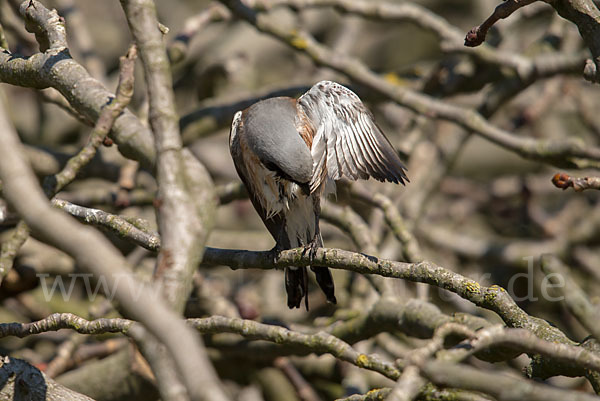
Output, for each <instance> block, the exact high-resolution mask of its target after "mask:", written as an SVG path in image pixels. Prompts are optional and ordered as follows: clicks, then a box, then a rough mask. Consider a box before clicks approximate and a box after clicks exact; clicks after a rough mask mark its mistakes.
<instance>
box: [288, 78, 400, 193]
mask: <svg viewBox="0 0 600 401" xmlns="http://www.w3.org/2000/svg"><path fill="white" fill-rule="evenodd" d="M298 105H299V107H300V109H301V110H302V111H303V112H304V113H305V114H306V115H307V116H308V118H309V120H310V121H311V122H312V123H313V124H314V126H315V132H317V135H315V138H314V139H313V145H312V148H311V154H312V157H313V160H314V163H313V175H312V179H311V182H310V188H311V191H314V190H316V189H317V188H318V187H319V186H320V185H321V184H322V183H323V181H324V180H325V179H326V178H327V177H328V178H330V179H332V180H339V179H340V178H342V176H345V177H347V178H349V179H351V180H356V179H358V178H363V179H366V178H368V177H373V178H375V179H376V180H379V181H390V182H395V183H401V184H404V182H405V181H408V178H407V177H406V174H405V170H406V167H404V165H403V164H402V161H401V160H400V158H399V157H398V155H397V153H396V151H395V150H394V148H393V147H392V145H391V144H390V142H389V141H388V139H387V138H386V137H385V135H384V134H383V132H382V131H381V129H379V127H378V126H377V124H375V121H374V119H373V115H372V114H371V113H370V112H369V110H367V108H366V107H365V105H364V104H363V103H362V102H361V101H360V99H359V98H358V96H356V94H355V93H354V92H352V91H351V90H350V89H348V88H346V87H344V86H342V85H340V84H337V83H335V82H331V81H322V82H319V83H317V84H316V85H315V86H313V87H312V88H311V89H310V90H309V91H308V92H306V93H305V94H304V95H303V96H301V97H300V99H299V100H298Z"/></svg>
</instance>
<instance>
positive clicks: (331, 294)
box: [310, 266, 337, 304]
mask: <svg viewBox="0 0 600 401" xmlns="http://www.w3.org/2000/svg"><path fill="white" fill-rule="evenodd" d="M310 270H312V271H313V272H315V276H316V278H317V283H319V287H321V290H323V292H324V293H325V297H326V298H327V300H328V301H329V302H331V303H332V304H335V303H337V300H336V299H335V286H334V284H333V277H332V276H331V272H330V271H329V269H328V268H326V267H323V266H311V268H310Z"/></svg>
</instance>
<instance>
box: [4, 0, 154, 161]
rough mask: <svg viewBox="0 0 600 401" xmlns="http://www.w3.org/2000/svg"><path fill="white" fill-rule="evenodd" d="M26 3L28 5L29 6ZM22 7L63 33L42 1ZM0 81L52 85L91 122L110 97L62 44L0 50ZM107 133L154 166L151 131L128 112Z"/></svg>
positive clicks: (121, 147) (39, 86)
mask: <svg viewBox="0 0 600 401" xmlns="http://www.w3.org/2000/svg"><path fill="white" fill-rule="evenodd" d="M29 4H31V7H28V6H29ZM22 8H23V9H25V10H26V13H25V15H24V18H25V19H26V21H28V23H29V24H34V25H42V26H46V28H45V30H46V31H48V30H50V31H52V30H54V31H59V33H60V30H62V34H63V35H64V26H62V24H61V23H60V21H59V20H58V19H52V20H51V21H50V23H51V25H50V24H49V23H48V22H47V20H45V19H44V16H48V13H49V12H48V10H47V9H46V8H45V7H44V5H43V4H42V3H40V2H38V1H35V0H33V1H31V2H30V1H29V0H27V1H25V2H23V7H22ZM55 41H56V40H53V43H54V42H55ZM65 43H66V42H65ZM0 80H1V81H2V82H5V83H9V84H12V85H17V86H23V87H27V88H35V89H44V88H48V87H52V88H55V89H57V90H58V91H59V92H60V93H61V94H62V95H63V96H64V97H65V98H66V99H67V100H68V101H69V103H70V104H71V106H72V107H73V108H74V109H75V110H77V112H78V113H80V114H81V115H83V116H85V117H86V118H87V119H89V120H91V121H96V120H97V119H98V116H99V115H100V112H101V109H102V107H103V106H104V105H106V104H107V103H108V102H109V100H110V99H111V98H112V97H113V96H112V94H111V93H110V92H108V91H107V90H106V88H104V86H103V85H102V84H101V83H100V82H98V81H97V80H95V79H94V78H92V77H91V76H90V75H89V73H88V72H87V71H86V70H85V69H84V68H83V67H82V66H81V65H80V64H79V63H77V62H76V61H74V60H73V59H72V58H71V56H70V54H69V51H68V49H67V48H65V47H54V48H49V49H48V50H47V51H45V52H44V53H36V54H34V55H32V56H31V57H28V58H23V57H19V56H18V55H14V54H11V53H9V52H8V51H2V52H0ZM110 136H111V138H112V139H113V140H114V141H115V142H116V143H117V145H118V147H119V151H120V152H121V153H122V154H123V155H124V156H126V157H129V158H133V159H135V160H138V161H139V162H140V163H142V164H143V165H144V166H146V167H152V166H153V165H154V158H155V150H154V143H153V139H152V134H151V133H150V130H148V129H147V128H145V127H144V126H143V125H142V124H141V122H140V121H139V120H138V119H137V118H136V117H135V116H134V115H133V114H131V113H130V112H129V111H127V110H125V111H124V112H123V113H122V114H121V115H120V116H119V117H118V118H117V120H116V121H115V124H114V127H113V129H112V131H111V135H110Z"/></svg>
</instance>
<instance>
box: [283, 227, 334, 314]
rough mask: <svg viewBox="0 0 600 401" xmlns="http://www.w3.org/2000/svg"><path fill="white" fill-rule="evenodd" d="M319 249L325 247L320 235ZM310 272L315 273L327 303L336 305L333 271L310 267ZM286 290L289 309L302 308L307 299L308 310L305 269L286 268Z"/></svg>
mask: <svg viewBox="0 0 600 401" xmlns="http://www.w3.org/2000/svg"><path fill="white" fill-rule="evenodd" d="M314 240H315V241H317V243H316V244H315V245H316V246H318V247H322V246H323V239H322V238H321V236H320V235H318V236H317V237H316V238H315V239H314ZM310 270H312V271H313V272H314V273H315V277H316V279H317V284H319V287H321V290H322V291H323V293H324V294H325V297H326V298H327V301H329V302H331V303H333V304H335V303H337V300H336V299H335V285H334V283H333V277H332V275H331V271H330V270H329V269H328V268H327V267H325V266H310ZM285 290H286V292H287V296H288V301H287V303H288V308H290V309H293V308H300V303H301V302H302V298H303V297H305V300H304V302H305V306H306V310H308V276H307V272H306V268H305V267H286V268H285Z"/></svg>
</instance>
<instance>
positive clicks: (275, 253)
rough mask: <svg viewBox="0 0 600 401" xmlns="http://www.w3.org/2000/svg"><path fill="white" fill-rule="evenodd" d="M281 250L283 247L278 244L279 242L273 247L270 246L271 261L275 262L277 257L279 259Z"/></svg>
mask: <svg viewBox="0 0 600 401" xmlns="http://www.w3.org/2000/svg"><path fill="white" fill-rule="evenodd" d="M282 250H283V249H282V248H281V246H279V244H275V246H274V247H273V248H271V250H270V251H269V253H270V254H271V258H272V260H273V263H277V259H279V256H280V255H281V251H282Z"/></svg>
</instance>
